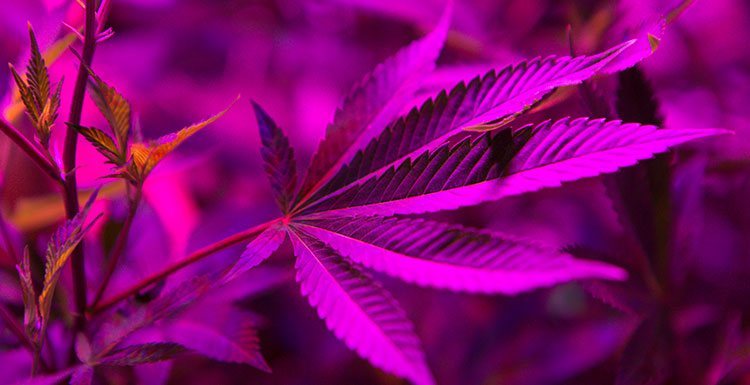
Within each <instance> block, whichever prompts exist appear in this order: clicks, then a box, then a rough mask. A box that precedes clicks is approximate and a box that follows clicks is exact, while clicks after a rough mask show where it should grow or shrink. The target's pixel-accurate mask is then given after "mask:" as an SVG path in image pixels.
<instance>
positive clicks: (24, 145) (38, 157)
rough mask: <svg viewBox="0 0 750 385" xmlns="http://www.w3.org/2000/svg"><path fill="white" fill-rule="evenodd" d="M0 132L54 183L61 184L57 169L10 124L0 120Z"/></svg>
mask: <svg viewBox="0 0 750 385" xmlns="http://www.w3.org/2000/svg"><path fill="white" fill-rule="evenodd" d="M0 131H2V132H3V133H4V134H5V135H6V136H7V137H8V138H9V139H10V140H12V141H13V143H15V144H16V145H17V146H18V147H19V148H20V149H21V150H22V151H23V152H25V153H26V155H28V156H29V158H31V160H33V161H34V163H36V165H37V166H39V168H41V169H42V171H44V172H45V173H46V174H47V175H49V176H50V178H52V179H53V180H54V181H55V182H58V183H62V179H61V178H60V172H59V171H58V170H57V167H55V166H54V165H53V164H52V163H50V161H49V160H47V158H46V157H45V156H44V155H42V153H41V152H39V150H37V149H36V147H34V144H33V143H31V141H29V140H28V139H26V137H25V136H23V135H21V133H20V132H19V131H18V130H17V129H16V128H15V127H13V126H12V125H11V124H10V123H8V122H6V121H5V119H2V118H0Z"/></svg>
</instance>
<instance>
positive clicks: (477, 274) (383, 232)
mask: <svg viewBox="0 0 750 385" xmlns="http://www.w3.org/2000/svg"><path fill="white" fill-rule="evenodd" d="M300 223H302V224H301V225H300V227H302V228H304V229H305V231H306V232H308V233H309V234H311V235H313V236H315V237H317V238H318V239H320V240H322V241H324V242H326V243H327V244H329V245H330V246H332V247H333V248H335V249H337V250H338V251H339V252H341V253H342V254H343V255H346V256H348V257H349V258H351V259H352V260H353V261H355V262H357V263H361V264H363V265H364V266H366V267H371V268H373V269H375V270H377V271H382V272H385V273H387V274H389V275H392V276H394V277H397V278H399V279H402V280H404V281H406V282H411V283H416V284H418V285H422V286H431V287H435V288H439V289H450V290H454V291H466V292H472V293H485V294H498V293H501V294H517V293H519V292H522V291H527V290H531V289H534V288H538V287H543V286H549V285H552V284H556V283H561V282H567V281H571V280H574V279H582V278H604V279H615V280H622V279H624V278H625V277H626V276H627V274H626V273H625V271H624V270H622V269H621V268H619V267H615V266H612V265H608V264H605V263H601V262H598V261H588V260H582V259H576V258H573V257H572V256H571V255H570V254H567V253H564V252H561V251H558V250H555V249H552V248H550V247H548V246H544V245H542V244H540V243H536V242H531V241H527V240H523V239H520V238H517V237H512V236H509V235H505V234H500V233H493V232H488V231H479V230H474V229H469V228H464V227H462V226H458V225H446V224H442V223H437V222H430V221H423V220H420V219H408V218H403V219H400V218H382V217H378V216H374V217H369V218H368V217H337V218H335V219H318V220H306V221H302V222H300Z"/></svg>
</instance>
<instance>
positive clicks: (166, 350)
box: [96, 342, 188, 366]
mask: <svg viewBox="0 0 750 385" xmlns="http://www.w3.org/2000/svg"><path fill="white" fill-rule="evenodd" d="M187 351H188V350H187V349H185V347H184V346H182V345H180V344H175V343H171V342H157V343H148V344H138V345H131V346H127V347H125V348H122V349H118V350H115V351H113V352H111V353H109V354H108V355H106V356H104V357H102V358H100V359H98V360H97V362H96V363H97V364H99V365H116V366H135V365H141V364H149V363H153V362H160V361H166V360H171V359H173V358H177V357H179V356H180V355H182V354H184V353H185V352H187Z"/></svg>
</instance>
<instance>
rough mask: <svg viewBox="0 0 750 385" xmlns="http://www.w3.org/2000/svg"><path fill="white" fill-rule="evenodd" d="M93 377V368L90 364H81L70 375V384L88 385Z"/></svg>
mask: <svg viewBox="0 0 750 385" xmlns="http://www.w3.org/2000/svg"><path fill="white" fill-rule="evenodd" d="M93 379H94V368H93V367H91V366H88V365H87V366H82V367H80V368H79V369H78V370H76V371H75V372H73V375H72V376H71V377H70V383H69V384H70V385H90V384H91V380H93Z"/></svg>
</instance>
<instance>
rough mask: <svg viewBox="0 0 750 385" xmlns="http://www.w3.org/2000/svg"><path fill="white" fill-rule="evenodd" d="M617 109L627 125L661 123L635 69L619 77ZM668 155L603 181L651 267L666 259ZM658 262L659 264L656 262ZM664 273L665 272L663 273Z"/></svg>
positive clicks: (653, 100)
mask: <svg viewBox="0 0 750 385" xmlns="http://www.w3.org/2000/svg"><path fill="white" fill-rule="evenodd" d="M615 107H616V110H617V114H618V116H619V118H620V119H622V120H623V121H624V122H626V123H640V124H653V125H656V126H661V125H662V123H663V120H662V118H661V117H660V114H659V104H658V102H657V101H656V98H655V97H654V93H653V90H652V89H651V85H650V84H649V83H648V81H647V80H646V78H645V76H644V74H643V72H642V71H641V70H640V69H639V68H638V67H633V68H629V69H627V70H625V71H623V72H621V73H620V74H619V87H618V90H617V102H616V105H615ZM669 162H670V156H669V154H660V155H657V156H656V157H655V158H654V159H648V160H646V161H644V162H643V163H641V164H638V165H634V166H632V167H629V168H626V169H624V170H621V172H620V173H617V174H615V175H612V176H610V177H607V178H605V186H606V187H607V193H608V195H609V196H610V198H611V199H612V202H613V206H614V208H615V211H616V212H617V214H618V220H619V221H620V223H621V224H622V225H623V228H624V229H625V231H627V232H628V233H631V234H633V235H634V236H635V237H636V239H638V241H639V242H640V244H641V246H642V248H643V251H644V252H645V253H646V255H647V256H648V257H649V259H650V261H651V262H652V264H654V266H653V268H657V270H658V266H659V265H660V264H661V266H662V267H661V268H662V269H663V267H664V263H665V262H664V261H665V260H666V258H667V254H668V253H669V251H668V248H669V246H668V243H669V238H670V235H669V232H670V229H671V225H670V215H671V209H670V206H671V204H670V185H671V183H670V179H671V178H670V174H671V172H670V166H669ZM657 261H661V262H657ZM662 274H664V272H662Z"/></svg>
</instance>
